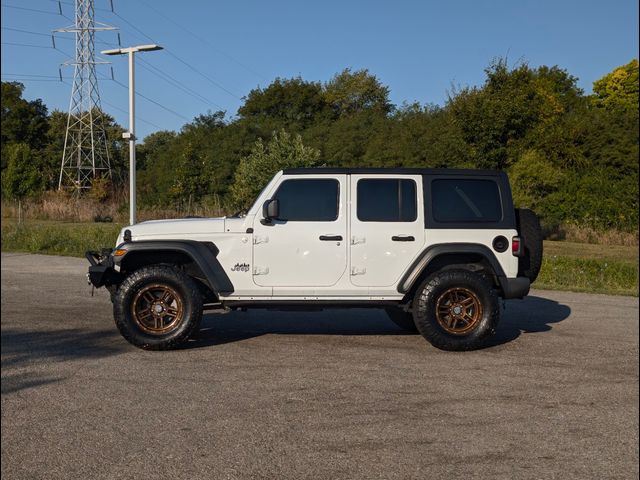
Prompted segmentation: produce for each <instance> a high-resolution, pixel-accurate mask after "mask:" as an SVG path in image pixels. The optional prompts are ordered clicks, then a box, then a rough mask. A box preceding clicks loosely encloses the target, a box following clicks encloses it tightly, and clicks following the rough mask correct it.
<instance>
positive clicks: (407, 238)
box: [391, 235, 416, 242]
mask: <svg viewBox="0 0 640 480" xmlns="http://www.w3.org/2000/svg"><path fill="white" fill-rule="evenodd" d="M391 240H393V241H394V242H414V241H415V240H416V239H415V238H414V237H413V235H394V236H393V237H391Z"/></svg>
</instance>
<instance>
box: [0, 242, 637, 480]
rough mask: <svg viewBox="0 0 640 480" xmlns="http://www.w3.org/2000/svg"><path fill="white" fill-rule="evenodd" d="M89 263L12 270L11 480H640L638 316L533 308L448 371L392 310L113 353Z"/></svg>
mask: <svg viewBox="0 0 640 480" xmlns="http://www.w3.org/2000/svg"><path fill="white" fill-rule="evenodd" d="M86 266H87V263H86V261H84V260H81V259H76V258H64V257H53V256H43V255H26V254H6V253H3V254H2V311H1V313H2V317H1V333H2V478H3V479H41V478H42V479H125V478H127V479H129V478H135V479H138V478H140V479H143V478H149V479H165V478H166V479H199V478H203V479H254V478H255V479H439V478H459V479H476V478H478V479H485V478H498V479H510V480H511V479H541V478H544V479H555V478H557V479H571V478H575V479H586V478H594V479H596V478H597V479H605V478H620V479H630V478H638V299H637V298H632V297H614V296H605V295H587V294H577V293H561V292H551V291H536V290H534V291H532V293H531V295H530V296H529V297H528V298H526V299H525V300H512V301H508V302H506V307H505V310H504V312H503V317H502V321H501V324H500V327H499V329H498V332H497V335H496V336H495V337H494V339H493V341H492V344H491V345H490V346H489V347H488V348H485V349H483V350H479V351H475V352H467V353H452V352H442V351H439V350H437V349H435V348H433V347H432V346H430V345H429V344H428V343H427V342H426V341H425V340H424V339H423V338H422V337H421V336H419V335H413V334H406V333H405V332H403V331H401V330H399V329H398V328H397V327H396V326H395V325H394V324H393V323H391V321H389V320H388V319H387V317H386V315H385V313H384V312H383V311H379V310H363V309H354V310H335V311H325V312H317V313H301V312H270V311H261V310H255V311H248V312H232V313H228V314H208V315H206V317H205V319H204V322H203V329H202V331H201V332H200V333H199V334H198V336H197V338H195V339H194V340H193V341H192V342H190V343H189V344H188V345H187V346H186V348H183V349H181V350H177V351H171V352H146V351H142V350H139V349H137V348H135V347H133V346H131V345H129V344H128V343H126V341H125V340H124V339H123V338H122V337H120V335H119V334H118V332H117V330H116V328H115V326H114V324H113V319H112V314H111V304H110V302H109V298H108V294H107V292H105V291H104V289H100V290H96V292H95V295H94V296H93V297H92V296H91V288H90V287H89V286H87V284H86V279H85V272H86Z"/></svg>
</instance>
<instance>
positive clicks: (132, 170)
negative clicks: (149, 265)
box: [102, 45, 162, 225]
mask: <svg viewBox="0 0 640 480" xmlns="http://www.w3.org/2000/svg"><path fill="white" fill-rule="evenodd" d="M152 50H162V47H161V46H159V45H138V46H137V47H128V48H116V49H113V50H103V51H102V54H103V55H124V54H127V55H128V56H129V131H128V132H125V133H123V134H122V137H123V138H125V139H127V140H129V224H130V225H134V224H135V223H136V135H135V132H136V84H135V70H136V63H135V54H136V52H147V51H152Z"/></svg>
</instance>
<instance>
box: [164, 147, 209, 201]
mask: <svg viewBox="0 0 640 480" xmlns="http://www.w3.org/2000/svg"><path fill="white" fill-rule="evenodd" d="M204 166H205V165H204V161H203V160H202V158H201V157H200V155H198V153H197V152H196V151H195V149H194V148H193V146H192V145H191V144H189V145H187V147H186V149H185V151H184V152H183V153H182V155H181V156H180V158H179V160H178V162H177V166H176V168H175V170H174V172H175V173H174V181H173V185H172V186H171V189H170V190H169V193H170V194H171V196H172V197H173V198H174V199H175V200H177V201H178V202H179V203H182V204H185V203H186V204H187V205H188V206H189V207H190V206H191V205H192V203H193V202H198V201H199V200H200V199H201V198H202V196H203V195H204V194H205V193H206V192H207V178H206V176H205V175H204V174H203V171H204Z"/></svg>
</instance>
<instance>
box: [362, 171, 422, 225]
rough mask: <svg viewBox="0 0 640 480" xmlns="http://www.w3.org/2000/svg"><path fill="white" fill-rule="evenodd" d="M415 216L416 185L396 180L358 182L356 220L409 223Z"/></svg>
mask: <svg viewBox="0 0 640 480" xmlns="http://www.w3.org/2000/svg"><path fill="white" fill-rule="evenodd" d="M417 217H418V210H417V207H416V182H414V181H413V180H409V179H398V178H371V179H362V180H359V181H358V220H360V221H361V222H413V221H415V220H416V218H417Z"/></svg>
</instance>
